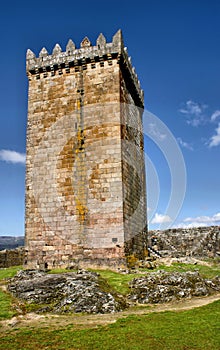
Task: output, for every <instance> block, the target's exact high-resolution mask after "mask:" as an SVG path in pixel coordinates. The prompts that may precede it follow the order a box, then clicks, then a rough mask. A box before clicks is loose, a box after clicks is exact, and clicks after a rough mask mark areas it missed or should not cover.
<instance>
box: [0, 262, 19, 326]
mask: <svg viewBox="0 0 220 350" xmlns="http://www.w3.org/2000/svg"><path fill="white" fill-rule="evenodd" d="M21 269H22V267H21V266H13V267H9V268H2V269H0V283H2V284H5V280H6V279H7V278H11V277H13V276H14V275H16V273H17V271H19V270H21ZM12 303H13V298H12V297H11V295H10V294H9V293H7V292H5V291H3V290H1V289H0V320H4V319H7V318H11V317H13V316H14V315H15V314H16V312H15V310H13V308H12Z"/></svg>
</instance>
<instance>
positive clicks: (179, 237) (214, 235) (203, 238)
mask: <svg viewBox="0 0 220 350" xmlns="http://www.w3.org/2000/svg"><path fill="white" fill-rule="evenodd" d="M148 246H149V247H152V248H153V249H154V250H156V251H158V252H159V253H160V254H161V255H162V256H169V257H181V256H194V257H201V258H207V257H209V258H214V257H218V256H220V226H209V227H196V228H190V229H181V228H179V229H169V230H164V231H159V230H154V231H149V233H148Z"/></svg>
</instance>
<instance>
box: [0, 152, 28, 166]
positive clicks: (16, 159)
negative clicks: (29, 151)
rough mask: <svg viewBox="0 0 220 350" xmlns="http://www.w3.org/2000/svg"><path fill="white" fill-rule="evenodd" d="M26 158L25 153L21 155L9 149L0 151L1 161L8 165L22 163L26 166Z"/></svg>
mask: <svg viewBox="0 0 220 350" xmlns="http://www.w3.org/2000/svg"><path fill="white" fill-rule="evenodd" d="M25 159H26V156H25V154H24V153H19V152H16V151H11V150H7V149H2V150H0V160H2V161H5V162H7V163H14V164H16V163H21V164H25Z"/></svg>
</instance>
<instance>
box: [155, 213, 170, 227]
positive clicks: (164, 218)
mask: <svg viewBox="0 0 220 350" xmlns="http://www.w3.org/2000/svg"><path fill="white" fill-rule="evenodd" d="M171 221H172V219H171V218H170V217H169V216H168V215H162V214H158V213H156V214H155V216H154V218H153V219H152V220H151V224H164V223H168V222H171Z"/></svg>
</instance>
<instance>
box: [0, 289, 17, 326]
mask: <svg viewBox="0 0 220 350" xmlns="http://www.w3.org/2000/svg"><path fill="white" fill-rule="evenodd" d="M11 305H12V297H11V296H10V295H9V294H8V293H6V292H3V291H2V290H1V289H0V320H4V319H6V318H11V317H12V316H14V315H15V311H13V309H12V306H11Z"/></svg>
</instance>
